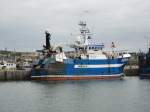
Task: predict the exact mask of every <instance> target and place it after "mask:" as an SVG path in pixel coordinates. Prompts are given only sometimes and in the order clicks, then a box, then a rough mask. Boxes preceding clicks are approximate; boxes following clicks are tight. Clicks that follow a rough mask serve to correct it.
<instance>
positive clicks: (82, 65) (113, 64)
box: [31, 58, 127, 78]
mask: <svg viewBox="0 0 150 112" xmlns="http://www.w3.org/2000/svg"><path fill="white" fill-rule="evenodd" d="M126 62H127V59H125V58H123V59H122V58H118V59H105V60H80V59H66V60H65V61H64V63H51V64H49V66H48V67H47V68H45V67H44V68H40V69H33V70H32V76H31V77H32V78H35V77H49V78H50V77H51V78H52V77H56V78H57V77H58V78H60V77H80V78H81V77H83V78H87V77H91V78H93V77H95V78H96V77H97V78H98V77H103V78H105V77H109V76H110V77H121V76H122V75H123V69H124V66H125V64H126Z"/></svg>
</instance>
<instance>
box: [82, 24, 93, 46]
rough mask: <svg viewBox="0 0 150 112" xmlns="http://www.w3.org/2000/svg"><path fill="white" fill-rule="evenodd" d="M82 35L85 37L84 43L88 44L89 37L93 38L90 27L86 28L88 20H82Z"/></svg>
mask: <svg viewBox="0 0 150 112" xmlns="http://www.w3.org/2000/svg"><path fill="white" fill-rule="evenodd" d="M79 25H80V35H81V37H82V38H83V44H88V39H91V37H90V31H89V29H88V28H86V22H84V21H80V22H79Z"/></svg>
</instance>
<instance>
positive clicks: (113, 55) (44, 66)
mask: <svg viewBox="0 0 150 112" xmlns="http://www.w3.org/2000/svg"><path fill="white" fill-rule="evenodd" d="M79 26H80V34H79V36H78V37H77V40H76V41H75V43H74V44H72V45H70V47H71V48H73V49H74V50H73V51H72V52H71V53H70V54H69V55H68V54H67V53H66V52H64V51H63V49H62V47H61V46H57V47H56V48H54V47H53V46H52V45H51V43H50V40H51V38H50V37H51V34H50V33H49V32H47V31H46V32H45V34H46V45H45V46H44V49H43V50H41V53H40V56H39V59H38V60H36V62H35V63H34V66H33V69H32V72H31V79H34V80H53V81H54V80H89V79H115V78H121V77H122V76H124V74H123V69H124V66H125V65H126V63H127V61H128V58H129V57H130V54H128V53H124V52H115V51H114V50H112V51H111V52H106V51H104V50H103V48H104V44H103V43H98V42H97V41H94V39H93V37H92V35H91V33H90V30H89V29H88V28H87V25H86V22H83V21H81V22H80V23H79ZM112 47H114V43H113V42H112Z"/></svg>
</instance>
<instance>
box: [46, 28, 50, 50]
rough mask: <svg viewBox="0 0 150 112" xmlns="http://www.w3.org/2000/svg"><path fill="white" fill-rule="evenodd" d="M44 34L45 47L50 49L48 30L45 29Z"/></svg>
mask: <svg viewBox="0 0 150 112" xmlns="http://www.w3.org/2000/svg"><path fill="white" fill-rule="evenodd" d="M45 35H46V49H50V37H51V34H50V33H49V32H48V31H45Z"/></svg>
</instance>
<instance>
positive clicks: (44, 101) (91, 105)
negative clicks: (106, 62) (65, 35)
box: [0, 77, 150, 112]
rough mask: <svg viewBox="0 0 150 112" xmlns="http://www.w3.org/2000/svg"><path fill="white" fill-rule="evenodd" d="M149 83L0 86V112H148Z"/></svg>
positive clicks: (12, 83)
mask: <svg viewBox="0 0 150 112" xmlns="http://www.w3.org/2000/svg"><path fill="white" fill-rule="evenodd" d="M149 107H150V80H148V79H139V78H138V77H125V78H124V79H122V80H92V81H67V82H42V81H7V82H0V112H149V111H150V109H149Z"/></svg>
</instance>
